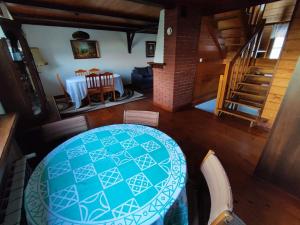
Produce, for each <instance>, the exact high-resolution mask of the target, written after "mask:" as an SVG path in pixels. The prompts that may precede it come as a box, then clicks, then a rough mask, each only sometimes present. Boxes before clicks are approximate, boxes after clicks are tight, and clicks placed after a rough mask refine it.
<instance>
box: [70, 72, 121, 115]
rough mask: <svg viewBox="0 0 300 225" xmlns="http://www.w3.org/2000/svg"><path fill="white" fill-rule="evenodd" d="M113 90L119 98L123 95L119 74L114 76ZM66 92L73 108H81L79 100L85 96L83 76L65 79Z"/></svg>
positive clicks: (85, 89) (85, 88)
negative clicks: (73, 105) (118, 94)
mask: <svg viewBox="0 0 300 225" xmlns="http://www.w3.org/2000/svg"><path fill="white" fill-rule="evenodd" d="M113 76H114V85H115V90H116V91H118V92H119V93H120V96H122V95H123V94H124V87H123V82H122V77H121V75H119V74H114V75H113ZM66 90H67V92H68V94H69V95H70V97H71V100H72V102H73V103H74V104H75V108H76V109H78V108H79V107H80V106H81V100H82V99H84V98H85V97H86V96H87V87H86V80H85V76H74V77H70V78H67V79H66Z"/></svg>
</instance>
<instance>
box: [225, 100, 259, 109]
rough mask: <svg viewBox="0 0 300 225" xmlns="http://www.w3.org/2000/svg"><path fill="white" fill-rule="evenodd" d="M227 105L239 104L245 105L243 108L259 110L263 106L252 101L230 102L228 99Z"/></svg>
mask: <svg viewBox="0 0 300 225" xmlns="http://www.w3.org/2000/svg"><path fill="white" fill-rule="evenodd" d="M225 102H226V103H233V104H238V105H243V106H247V107H251V108H253V109H258V110H260V109H261V108H262V107H263V105H262V104H259V103H256V102H251V101H243V100H241V99H240V100H232V99H231V100H230V99H227V100H225Z"/></svg>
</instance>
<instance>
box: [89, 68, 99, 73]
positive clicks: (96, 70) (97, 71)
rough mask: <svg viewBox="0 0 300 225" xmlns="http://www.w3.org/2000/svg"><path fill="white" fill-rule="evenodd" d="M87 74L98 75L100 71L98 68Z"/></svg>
mask: <svg viewBox="0 0 300 225" xmlns="http://www.w3.org/2000/svg"><path fill="white" fill-rule="evenodd" d="M89 74H100V70H99V69H98V68H92V69H90V70H89Z"/></svg>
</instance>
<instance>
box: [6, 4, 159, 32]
mask: <svg viewBox="0 0 300 225" xmlns="http://www.w3.org/2000/svg"><path fill="white" fill-rule="evenodd" d="M5 2H6V5H7V7H8V9H9V11H10V13H11V14H12V16H13V17H14V19H15V20H17V21H19V22H21V23H23V24H24V23H25V24H40V25H50V26H65V27H78V28H92V29H103V30H117V31H136V32H149V33H156V32H157V25H158V20H159V12H160V10H161V6H160V5H157V4H143V3H140V2H136V1H125V0H80V1H79V0H26V1H22V0H7V1H5Z"/></svg>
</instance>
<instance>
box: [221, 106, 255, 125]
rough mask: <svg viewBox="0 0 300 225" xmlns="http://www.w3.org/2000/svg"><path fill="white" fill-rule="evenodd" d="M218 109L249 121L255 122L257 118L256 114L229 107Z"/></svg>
mask: <svg viewBox="0 0 300 225" xmlns="http://www.w3.org/2000/svg"><path fill="white" fill-rule="evenodd" d="M220 111H221V112H223V113H226V114H229V115H232V116H236V117H239V118H241V119H245V120H248V121H251V122H256V121H257V119H258V116H254V115H251V114H248V113H244V112H241V111H235V110H230V109H222V110H220Z"/></svg>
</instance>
